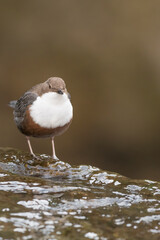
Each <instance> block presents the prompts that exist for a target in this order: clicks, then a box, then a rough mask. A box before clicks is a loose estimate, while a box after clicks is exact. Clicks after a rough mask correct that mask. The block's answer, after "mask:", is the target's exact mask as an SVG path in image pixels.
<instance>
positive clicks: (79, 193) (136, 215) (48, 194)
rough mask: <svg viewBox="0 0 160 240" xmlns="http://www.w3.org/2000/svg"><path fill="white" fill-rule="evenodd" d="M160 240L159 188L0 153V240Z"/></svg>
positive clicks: (92, 170)
mask: <svg viewBox="0 0 160 240" xmlns="http://www.w3.org/2000/svg"><path fill="white" fill-rule="evenodd" d="M12 239H18V240H19V239H22V240H29V239H39V240H40V239H44V240H56V239H57V240H59V239H67V240H71V239H72V240H74V239H95V240H112V239H116V240H126V239H129V240H136V239H138V240H140V239H143V240H144V239H145V240H158V239H160V183H158V182H153V181H149V180H131V179H128V178H126V177H124V176H121V175H119V174H117V173H111V172H108V171H101V170H100V169H98V168H95V167H92V166H86V165H83V166H74V167H73V166H70V165H69V164H68V163H65V162H62V161H53V160H52V159H51V158H50V157H49V156H47V155H39V159H38V160H37V159H36V160H35V159H32V158H31V157H30V155H28V154H26V153H24V152H21V151H19V150H15V149H9V148H8V149H1V150H0V240H12Z"/></svg>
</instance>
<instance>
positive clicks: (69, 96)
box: [67, 92, 71, 100]
mask: <svg viewBox="0 0 160 240" xmlns="http://www.w3.org/2000/svg"><path fill="white" fill-rule="evenodd" d="M67 95H68V98H69V100H71V94H70V93H69V92H67Z"/></svg>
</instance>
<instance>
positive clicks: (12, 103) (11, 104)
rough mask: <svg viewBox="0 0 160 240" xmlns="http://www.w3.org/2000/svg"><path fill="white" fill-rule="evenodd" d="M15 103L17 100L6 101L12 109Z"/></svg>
mask: <svg viewBox="0 0 160 240" xmlns="http://www.w3.org/2000/svg"><path fill="white" fill-rule="evenodd" d="M16 103H17V100H13V101H10V102H9V103H8V106H9V107H11V108H13V109H15V106H16Z"/></svg>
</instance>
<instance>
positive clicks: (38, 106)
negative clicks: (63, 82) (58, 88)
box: [29, 92, 73, 128]
mask: <svg viewBox="0 0 160 240" xmlns="http://www.w3.org/2000/svg"><path fill="white" fill-rule="evenodd" d="M29 110H30V115H31V117H32V118H33V121H34V122H35V123H37V124H39V125H40V126H41V127H44V128H56V127H62V126H64V125H65V124H67V123H68V122H70V120H71V119H72V117H73V107H72V104H71V102H70V100H69V99H68V96H67V94H66V93H63V95H60V94H58V93H55V92H48V93H45V94H43V95H42V96H41V97H37V99H36V100H35V101H34V102H33V104H32V106H31V107H30V108H29Z"/></svg>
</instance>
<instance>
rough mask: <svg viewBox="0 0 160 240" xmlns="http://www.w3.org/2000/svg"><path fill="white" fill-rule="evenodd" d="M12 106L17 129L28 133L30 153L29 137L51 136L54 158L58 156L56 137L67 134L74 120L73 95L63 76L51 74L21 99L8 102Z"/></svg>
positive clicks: (25, 133) (26, 134) (32, 153)
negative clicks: (68, 89)
mask: <svg viewBox="0 0 160 240" xmlns="http://www.w3.org/2000/svg"><path fill="white" fill-rule="evenodd" d="M9 106H10V107H11V108H13V116H14V121H15V124H16V126H17V128H18V129H19V130H20V132H21V133H22V134H24V135H25V136H26V139H27V143H28V147H29V151H30V154H31V155H32V157H34V158H37V156H36V154H35V153H34V152H33V149H32V146H31V142H30V137H35V138H51V144H52V158H53V159H54V160H59V159H58V157H57V156H56V151H55V144H54V138H55V136H58V135H61V134H62V133H64V132H65V131H66V130H67V129H68V128H69V126H70V124H71V122H72V119H73V106H72V103H71V95H70V94H69V93H68V91H67V88H66V84H65V82H64V80H63V79H62V78H59V77H50V78H49V79H47V80H46V81H45V82H43V83H39V84H37V85H35V86H33V87H32V88H31V89H29V90H28V91H26V92H25V93H24V94H23V95H22V96H21V97H20V98H19V99H18V100H13V101H10V102H9Z"/></svg>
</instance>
